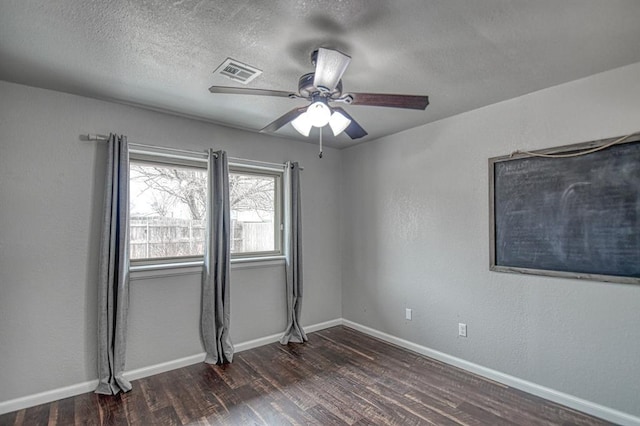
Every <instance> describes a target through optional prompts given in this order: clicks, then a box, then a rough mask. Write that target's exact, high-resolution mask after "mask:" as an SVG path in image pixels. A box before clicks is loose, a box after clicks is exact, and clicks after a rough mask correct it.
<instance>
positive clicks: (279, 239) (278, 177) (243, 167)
mask: <svg viewBox="0 0 640 426" xmlns="http://www.w3.org/2000/svg"><path fill="white" fill-rule="evenodd" d="M231 173H235V174H243V175H254V176H268V177H273V178H274V180H275V182H274V206H273V234H274V235H273V244H274V250H271V251H255V252H244V253H231V259H232V260H233V259H245V260H246V259H256V258H264V257H270V258H272V257H274V256H282V255H284V247H283V240H284V216H283V200H284V196H283V194H282V188H283V185H282V180H283V175H284V171H283V170H280V171H277V170H275V169H269V168H266V167H257V166H250V165H247V164H242V163H235V162H234V163H230V164H229V174H231Z"/></svg>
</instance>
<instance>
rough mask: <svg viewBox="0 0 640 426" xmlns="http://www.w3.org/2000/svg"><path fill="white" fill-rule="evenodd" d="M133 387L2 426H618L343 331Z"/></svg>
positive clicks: (34, 410) (18, 416)
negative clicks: (124, 392)
mask: <svg viewBox="0 0 640 426" xmlns="http://www.w3.org/2000/svg"><path fill="white" fill-rule="evenodd" d="M133 386H134V387H133V390H132V391H130V392H128V393H126V394H121V395H116V396H104V395H96V394H93V393H87V394H83V395H78V396H76V397H73V398H66V399H63V400H60V401H56V402H53V403H50V404H44V405H41V406H37V407H31V408H28V409H25V410H19V411H16V412H14V413H7V414H4V415H1V416H0V426H9V425H28V426H31V425H40V424H42V425H47V424H49V425H52V426H55V425H65V426H66V425H71V424H76V425H127V424H131V425H243V426H244V425H357V426H364V425H430V424H431V425H438V426H441V425H462V426H479V425H496V426H513V425H564V426H603V425H608V424H609V423H607V422H605V421H603V420H600V419H597V418H594V417H591V416H588V415H586V414H583V413H580V412H577V411H574V410H571V409H568V408H566V407H563V406H560V405H558V404H555V403H553V402H550V401H546V400H544V399H542V398H539V397H536V396H533V395H530V394H527V393H525V392H522V391H519V390H517V389H512V388H510V387H508V386H506V385H503V384H500V383H496V382H493V381H491V380H488V379H485V378H484V377H480V376H477V375H475V374H472V373H469V372H467V371H464V370H461V369H458V368H456V367H453V366H450V365H447V364H444V363H442V362H440V361H437V360H434V359H430V358H427V357H424V356H422V355H419V354H416V353H414V352H411V351H408V350H405V349H403V348H400V347H397V346H394V345H390V344H388V343H386V342H383V341H381V340H378V339H375V338H372V337H370V336H367V335H365V334H362V333H360V332H358V331H356V330H352V329H349V328H347V327H342V326H339V327H333V328H329V329H325V330H322V331H319V332H316V333H310V334H309V341H308V342H307V343H305V344H289V345H286V346H283V345H280V344H279V343H274V344H271V345H266V346H262V347H259V348H255V349H251V350H248V351H244V352H241V353H238V354H236V356H235V358H234V362H233V363H232V364H228V365H222V366H220V365H208V364H204V363H200V364H195V365H191V366H188V367H184V368H181V369H178V370H173V371H169V372H166V373H162V374H158V375H156V376H151V377H147V378H143V379H140V380H137V381H135V382H134V383H133Z"/></svg>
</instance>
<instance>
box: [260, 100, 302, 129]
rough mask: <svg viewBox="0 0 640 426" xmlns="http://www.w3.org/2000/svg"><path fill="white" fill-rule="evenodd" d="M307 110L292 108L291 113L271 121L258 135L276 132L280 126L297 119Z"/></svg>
mask: <svg viewBox="0 0 640 426" xmlns="http://www.w3.org/2000/svg"><path fill="white" fill-rule="evenodd" d="M306 110H307V107H306V106H304V107H300V108H294V109H292V110H291V111H289V112H287V113H285V114H284V115H282V116H280V117H278V118H276V119H275V120H274V121H272V122H271V123H269V124H267V125H266V126H265V127H264V128H262V130H260V133H265V132H266V133H272V132H275V131H277V130H278V129H279V128H281V127H282V126H284V125H285V124H287V123H289V122H290V121H293V120H295V119H296V118H298V116H299V115H300V114H302V113H304V112H305V111H306Z"/></svg>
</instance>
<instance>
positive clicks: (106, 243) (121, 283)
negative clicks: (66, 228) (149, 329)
mask: <svg viewBox="0 0 640 426" xmlns="http://www.w3.org/2000/svg"><path fill="white" fill-rule="evenodd" d="M107 144H108V146H109V148H108V151H109V154H108V158H107V173H106V185H105V199H104V208H105V214H104V219H103V223H102V240H101V244H100V267H99V276H98V379H99V383H98V387H97V388H96V393H101V394H106V395H116V394H117V393H118V392H120V391H123V392H127V391H130V390H131V384H130V383H129V382H128V381H127V380H126V379H124V377H122V373H123V371H124V361H125V349H126V330H127V314H128V311H129V247H128V246H129V223H128V221H129V149H128V146H127V138H126V136H116V135H114V134H111V135H110V136H109V141H108V142H107Z"/></svg>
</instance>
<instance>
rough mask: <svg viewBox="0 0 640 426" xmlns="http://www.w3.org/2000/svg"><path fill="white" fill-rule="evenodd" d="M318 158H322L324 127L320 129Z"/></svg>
mask: <svg viewBox="0 0 640 426" xmlns="http://www.w3.org/2000/svg"><path fill="white" fill-rule="evenodd" d="M318 157H320V158H322V127H320V154H319V155H318Z"/></svg>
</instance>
